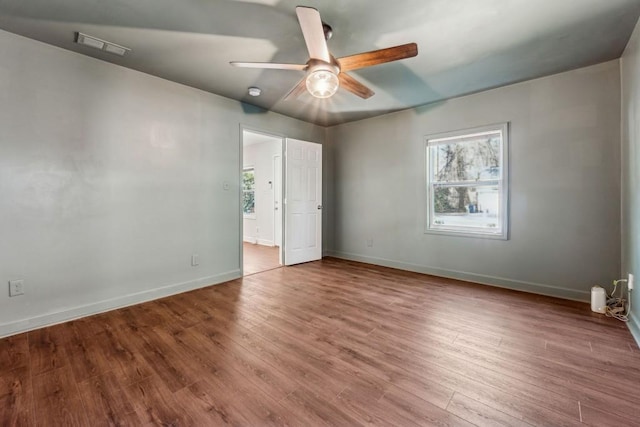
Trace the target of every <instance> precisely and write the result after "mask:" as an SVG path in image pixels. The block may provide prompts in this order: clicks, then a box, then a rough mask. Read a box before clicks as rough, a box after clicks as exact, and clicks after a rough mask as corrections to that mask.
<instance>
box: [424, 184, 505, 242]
mask: <svg viewBox="0 0 640 427" xmlns="http://www.w3.org/2000/svg"><path fill="white" fill-rule="evenodd" d="M432 197H433V199H432V203H433V217H432V220H431V225H432V227H434V228H445V229H456V228H473V229H486V230H487V232H492V231H491V230H495V232H496V233H500V232H501V230H502V224H501V221H500V187H499V186H497V185H486V186H482V185H480V186H455V187H451V186H447V187H445V186H438V185H437V184H436V185H434V186H433V192H432Z"/></svg>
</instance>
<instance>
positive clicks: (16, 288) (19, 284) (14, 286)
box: [9, 279, 24, 297]
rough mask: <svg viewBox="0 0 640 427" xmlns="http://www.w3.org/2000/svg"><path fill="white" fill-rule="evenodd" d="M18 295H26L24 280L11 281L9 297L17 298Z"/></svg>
mask: <svg viewBox="0 0 640 427" xmlns="http://www.w3.org/2000/svg"><path fill="white" fill-rule="evenodd" d="M18 295H24V280H22V279H20V280H10V281H9V296H10V297H17V296H18Z"/></svg>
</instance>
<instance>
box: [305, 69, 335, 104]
mask: <svg viewBox="0 0 640 427" xmlns="http://www.w3.org/2000/svg"><path fill="white" fill-rule="evenodd" d="M339 87H340V80H339V79H338V75H337V74H336V73H334V72H333V71H330V70H315V71H312V72H310V73H309V75H307V90H308V91H309V93H310V94H311V95H313V96H314V97H316V98H329V97H331V96H333V95H334V94H335V93H336V92H337V91H338V88H339Z"/></svg>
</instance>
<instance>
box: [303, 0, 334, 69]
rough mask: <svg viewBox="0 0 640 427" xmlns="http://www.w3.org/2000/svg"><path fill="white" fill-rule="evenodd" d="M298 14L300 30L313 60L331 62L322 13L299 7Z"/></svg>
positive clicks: (310, 8)
mask: <svg viewBox="0 0 640 427" xmlns="http://www.w3.org/2000/svg"><path fill="white" fill-rule="evenodd" d="M296 14H297V15H298V21H300V28H301V29H302V35H303V36H304V41H305V43H306V44H307V50H308V51H309V56H310V57H311V58H313V59H319V60H321V61H324V62H331V57H330V56H329V48H328V47H327V41H326V40H325V38H324V30H323V29H322V20H321V19H320V12H318V10H317V9H314V8H312V7H304V6H298V7H296Z"/></svg>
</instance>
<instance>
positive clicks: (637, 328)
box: [621, 23, 640, 343]
mask: <svg viewBox="0 0 640 427" xmlns="http://www.w3.org/2000/svg"><path fill="white" fill-rule="evenodd" d="M621 63H622V66H621V69H622V73H621V74H622V276H623V277H626V276H627V274H629V273H632V274H634V275H635V289H634V294H633V300H632V301H631V307H632V309H633V312H632V315H631V321H630V322H629V328H630V329H631V332H632V333H633V334H634V336H635V338H636V341H637V342H638V343H640V287H639V285H640V23H639V24H637V25H636V29H635V31H634V32H633V35H632V36H631V40H630V41H629V44H628V45H627V48H626V50H625V51H624V54H623V55H622V60H621Z"/></svg>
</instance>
